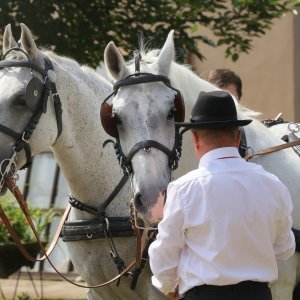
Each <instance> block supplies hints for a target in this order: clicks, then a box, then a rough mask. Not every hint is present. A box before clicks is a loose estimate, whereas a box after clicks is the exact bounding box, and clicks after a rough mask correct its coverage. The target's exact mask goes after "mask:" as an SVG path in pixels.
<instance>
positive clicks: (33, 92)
mask: <svg viewBox="0 0 300 300" xmlns="http://www.w3.org/2000/svg"><path fill="white" fill-rule="evenodd" d="M11 51H18V52H22V53H23V54H25V56H26V58H27V60H22V61H12V60H5V57H6V56H7V55H8V54H9V53H10V52H11ZM44 63H45V69H42V68H40V67H39V66H38V65H37V64H35V63H34V62H32V61H31V60H30V58H29V56H28V54H27V53H26V52H25V51H24V50H22V49H20V48H18V47H16V48H11V49H9V50H8V51H7V52H6V53H5V54H4V56H3V59H2V60H1V61H0V70H1V69H5V68H28V69H30V71H31V74H32V78H31V79H30V81H29V82H28V84H27V86H26V91H25V102H26V104H27V103H30V104H34V113H33V115H32V116H31V118H30V120H29V122H28V123H27V125H26V127H25V128H24V130H23V131H22V132H21V133H19V132H16V131H14V130H13V129H11V128H8V127H7V126H5V125H3V124H0V132H2V133H4V134H6V135H8V136H10V137H12V138H14V139H15V144H14V146H13V149H12V151H13V153H12V156H11V157H10V158H7V159H4V160H3V161H2V162H1V165H0V171H1V182H0V189H2V187H3V184H4V178H5V176H6V175H8V174H14V173H15V169H16V156H17V153H19V152H21V151H22V150H24V151H25V153H26V163H25V165H23V166H22V168H21V169H23V168H26V167H28V166H29V165H30V164H31V160H32V154H31V148H30V144H29V140H30V138H31V136H32V133H33V131H34V129H35V128H36V126H37V124H38V123H39V120H40V118H41V116H42V114H44V113H46V112H47V102H48V98H49V95H50V93H51V94H52V98H53V105H54V110H55V116H56V125H57V137H56V138H58V137H59V136H60V134H61V132H62V105H61V101H60V97H59V95H58V93H57V90H56V85H55V79H56V78H55V73H54V71H53V65H52V62H51V60H50V59H49V58H48V57H44ZM32 71H35V72H37V73H38V74H39V75H40V76H41V77H42V80H43V81H41V80H40V79H39V78H38V77H37V76H35V75H33V72H32Z"/></svg>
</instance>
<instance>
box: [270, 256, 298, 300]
mask: <svg viewBox="0 0 300 300" xmlns="http://www.w3.org/2000/svg"><path fill="white" fill-rule="evenodd" d="M277 263H278V280H277V281H275V282H272V283H271V284H270V288H271V292H272V297H273V300H292V299H293V290H294V287H295V283H296V277H297V264H298V258H297V255H296V254H295V255H293V256H292V257H291V258H289V259H288V260H285V261H278V262H277Z"/></svg>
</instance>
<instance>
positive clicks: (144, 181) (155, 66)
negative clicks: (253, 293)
mask: <svg viewBox="0 0 300 300" xmlns="http://www.w3.org/2000/svg"><path fill="white" fill-rule="evenodd" d="M173 57H174V44H173V32H170V34H169V36H168V38H167V40H166V43H165V45H164V46H163V48H162V50H161V51H160V54H159V55H157V52H156V51H152V52H148V53H142V56H141V59H140V66H139V68H138V69H140V71H141V72H143V73H152V74H158V75H163V76H167V77H168V78H169V79H170V81H171V86H172V87H175V88H176V89H178V90H180V91H181V93H182V94H183V97H184V99H185V104H186V110H187V111H188V112H190V111H191V107H192V106H193V104H194V102H195V100H196V99H197V96H198V94H199V92H200V91H211V90H215V89H217V88H216V87H215V86H213V85H211V84H210V83H208V82H206V81H204V80H202V79H201V78H199V77H198V76H196V75H195V74H194V73H193V72H192V71H190V70H189V68H188V67H186V66H183V65H179V64H177V63H175V62H174V61H173ZM105 63H106V65H107V68H108V71H109V73H110V75H111V76H112V77H113V79H114V80H117V81H121V82H123V81H124V79H125V82H126V81H127V79H128V75H130V74H134V73H138V72H137V71H138V70H136V69H137V67H136V63H134V62H133V61H132V62H131V63H130V64H129V65H126V64H125V62H124V60H123V58H122V56H121V54H120V53H119V51H118V50H117V48H116V46H115V45H114V44H113V43H110V44H109V45H108V46H107V48H106V51H105ZM137 77H139V75H138V74H137ZM145 99H146V100H147V101H145ZM112 105H113V107H112V111H113V116H114V120H115V121H116V126H117V129H118V133H119V138H120V143H121V145H122V148H123V151H124V153H125V155H126V154H128V152H129V151H130V149H132V147H133V146H134V145H135V144H136V143H138V142H139V141H141V140H144V139H148V140H156V141H159V142H160V143H162V144H164V145H165V146H166V147H168V148H169V149H171V148H172V147H173V143H174V130H173V129H172V128H173V127H172V126H170V125H169V120H168V119H169V117H168V116H169V115H170V113H172V110H174V108H175V109H176V105H175V106H174V91H173V90H172V89H170V88H169V87H168V86H166V85H165V84H164V83H163V82H154V83H136V82H133V83H132V84H129V85H123V86H121V88H120V89H118V92H117V94H116V95H114V98H113V100H112ZM236 106H237V110H238V115H239V117H240V118H241V119H247V118H254V117H255V116H256V115H257V113H255V112H253V111H250V110H248V109H246V108H244V107H242V106H241V105H240V104H238V103H237V102H236ZM104 125H105V121H104ZM162 129H163V130H162ZM245 132H246V138H247V143H248V146H249V147H251V148H252V149H253V150H254V151H257V150H261V149H265V148H268V147H271V146H275V145H278V144H281V143H283V141H282V140H280V139H279V138H278V137H276V136H275V135H273V134H272V133H271V132H270V130H269V129H268V128H266V127H265V126H264V125H263V124H262V123H261V122H260V121H258V120H256V119H254V121H253V122H252V123H251V125H249V126H247V127H246V128H245ZM191 156H193V150H192V142H191V140H189V136H188V134H186V138H185V142H184V147H183V158H182V159H181V161H180V167H181V169H180V173H182V172H185V171H188V170H190V169H194V168H196V166H197V163H196V162H195V161H194V160H193V159H191ZM252 161H253V162H256V163H258V164H261V165H262V166H263V167H264V168H265V169H266V170H268V171H269V172H271V173H274V174H276V175H277V176H278V177H279V178H280V179H281V180H282V181H283V182H284V183H285V184H286V185H287V187H288V189H289V191H290V193H291V195H292V199H293V203H294V212H293V220H294V222H293V226H294V228H296V229H300V218H299V217H300V201H299V194H300V185H299V184H298V180H299V178H300V160H299V158H298V156H297V155H296V154H295V153H294V151H293V150H292V149H287V150H282V151H279V152H275V153H272V154H268V155H263V156H255V157H254V158H253V159H252ZM167 163H168V160H167V157H166V155H165V154H164V153H163V152H162V151H159V150H158V149H152V150H151V151H150V150H149V151H145V152H144V153H142V152H139V153H138V154H136V155H135V156H133V158H132V168H133V174H135V179H134V180H133V188H134V192H135V195H136V197H135V204H136V207H137V209H140V211H142V212H144V215H146V218H147V219H148V221H149V223H152V222H156V221H159V219H160V218H161V217H162V208H163V204H164V197H163V194H164V190H165V188H166V185H167V184H168V182H169V177H168V174H167V173H168V171H169V169H168V167H167ZM159 182H160V183H161V184H160V185H159ZM153 186H155V188H153ZM157 187H160V188H159V189H158V190H157ZM151 193H152V194H151ZM137 195H138V197H137ZM298 269H299V254H298V253H296V254H295V255H294V256H293V257H292V258H290V259H289V260H288V261H284V262H279V280H278V281H277V282H276V283H272V294H273V299H277V300H291V299H292V293H293V288H294V286H295V283H296V280H297V279H296V278H297V276H299V270H298Z"/></svg>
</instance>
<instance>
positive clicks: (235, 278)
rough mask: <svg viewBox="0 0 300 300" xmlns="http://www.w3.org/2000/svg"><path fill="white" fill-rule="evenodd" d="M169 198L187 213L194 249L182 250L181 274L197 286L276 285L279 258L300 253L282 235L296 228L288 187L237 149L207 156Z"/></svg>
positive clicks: (175, 184)
mask: <svg viewBox="0 0 300 300" xmlns="http://www.w3.org/2000/svg"><path fill="white" fill-rule="evenodd" d="M168 195H169V196H170V195H171V199H172V203H167V205H170V206H174V205H175V206H176V205H179V206H180V207H181V208H182V210H183V214H184V221H183V229H182V230H183V231H184V234H185V239H186V244H187V245H188V247H186V248H185V249H183V250H182V251H183V252H182V259H181V261H180V264H179V270H180V271H179V274H182V276H181V277H182V278H185V277H186V278H189V281H190V282H189V285H191V286H195V285H201V284H213V285H226V284H232V283H236V282H240V281H243V280H256V281H265V282H269V281H272V280H276V278H277V264H276V259H275V255H276V256H277V258H282V259H285V258H287V257H289V256H290V255H291V253H293V251H294V245H293V243H290V240H291V239H290V236H287V237H285V236H280V232H279V231H281V230H282V231H283V232H288V231H287V230H286V228H281V226H286V225H290V224H289V223H287V222H286V220H287V219H289V218H290V217H289V215H290V213H291V210H292V203H291V201H290V197H289V193H288V191H287V189H286V187H285V186H284V185H283V184H282V183H281V182H279V180H278V179H277V177H275V176H274V175H272V174H270V173H268V172H266V171H264V170H263V169H262V167H261V166H258V165H256V164H252V163H247V162H246V161H244V160H243V159H242V158H241V157H240V156H239V155H238V151H237V149H235V148H220V149H216V150H213V151H211V152H209V153H207V154H206V155H205V156H203V157H202V159H201V160H200V165H199V168H198V169H197V170H194V171H192V172H190V173H188V174H187V175H185V176H183V177H181V178H180V179H179V180H177V181H175V182H173V183H171V184H170V187H169V189H168ZM173 195H176V197H173ZM286 199H289V201H287V200H286ZM174 201H178V202H179V203H178V204H175V203H174ZM167 202H168V201H167ZM287 202H288V203H287ZM290 221H291V220H290ZM237 224H238V225H237ZM282 224H284V225H282ZM278 236H280V238H278ZM286 243H287V244H286ZM289 243H290V245H289ZM233 249H234V251H232V250H233ZM181 272H182V273H181ZM202 272H203V274H205V275H204V276H203V275H202V276H199V274H200V273H202ZM193 274H194V275H195V276H193ZM258 278H259V280H258Z"/></svg>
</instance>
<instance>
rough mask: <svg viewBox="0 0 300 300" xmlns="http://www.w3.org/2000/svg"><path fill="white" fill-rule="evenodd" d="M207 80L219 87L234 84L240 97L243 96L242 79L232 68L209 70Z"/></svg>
mask: <svg viewBox="0 0 300 300" xmlns="http://www.w3.org/2000/svg"><path fill="white" fill-rule="evenodd" d="M207 80H208V81H209V82H211V83H213V84H214V85H216V86H218V87H219V88H221V89H222V88H226V87H227V86H228V85H230V84H234V85H235V87H236V91H237V94H238V97H239V99H240V98H241V97H242V80H241V78H240V76H239V75H237V74H236V73H234V72H233V71H231V70H230V69H215V70H212V71H210V72H209V74H208V78H207Z"/></svg>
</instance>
